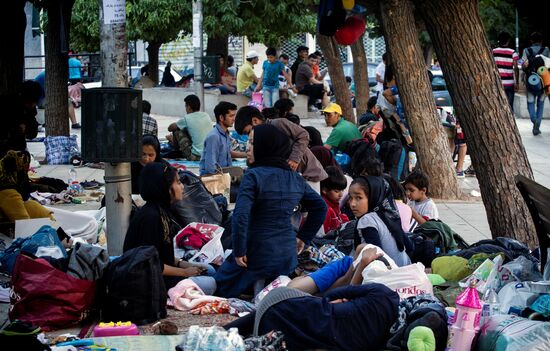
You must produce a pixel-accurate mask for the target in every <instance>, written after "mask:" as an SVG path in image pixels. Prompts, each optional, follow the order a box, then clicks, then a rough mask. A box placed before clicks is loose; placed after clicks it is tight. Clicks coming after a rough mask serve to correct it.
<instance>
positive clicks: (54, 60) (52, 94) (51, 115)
mask: <svg viewBox="0 0 550 351" xmlns="http://www.w3.org/2000/svg"><path fill="white" fill-rule="evenodd" d="M73 3H74V2H73V1H62V2H54V3H52V4H51V6H50V7H48V9H47V11H48V27H47V28H46V35H45V38H44V41H45V46H46V79H45V90H46V91H47V92H48V97H47V100H46V109H45V111H44V114H45V120H46V134H47V135H49V136H57V135H69V94H68V89H67V82H68V81H69V64H68V56H67V45H68V40H69V38H68V32H69V25H70V23H71V10H72V7H73ZM62 26H64V28H62Z"/></svg>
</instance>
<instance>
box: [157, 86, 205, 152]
mask: <svg viewBox="0 0 550 351" xmlns="http://www.w3.org/2000/svg"><path fill="white" fill-rule="evenodd" d="M183 101H185V112H186V115H185V116H184V117H183V118H182V119H180V120H179V121H177V122H175V123H172V124H170V125H169V126H168V131H169V132H172V134H171V135H167V136H166V138H167V139H168V141H170V143H171V144H172V146H173V147H174V148H175V149H176V151H179V153H180V155H181V157H183V158H185V159H187V160H189V161H198V160H200V159H201V155H202V150H203V145H204V140H205V139H206V136H207V135H208V133H209V132H210V131H211V130H212V120H211V119H210V116H208V114H207V113H206V112H201V111H200V109H201V101H200V99H199V97H198V96H197V95H187V96H186V97H185V99H184V100H183Z"/></svg>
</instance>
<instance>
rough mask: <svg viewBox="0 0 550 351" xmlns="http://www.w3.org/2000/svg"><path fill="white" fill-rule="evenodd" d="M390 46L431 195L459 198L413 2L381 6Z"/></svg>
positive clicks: (389, 0) (400, 0)
mask: <svg viewBox="0 0 550 351" xmlns="http://www.w3.org/2000/svg"><path fill="white" fill-rule="evenodd" d="M380 8H381V11H382V16H381V17H382V25H383V26H384V31H385V32H386V33H391V35H388V36H387V37H386V45H387V48H388V50H389V52H390V56H391V59H392V61H391V62H392V63H393V67H394V73H395V76H396V80H397V82H398V86H399V96H400V98H401V100H402V102H403V107H404V109H405V115H406V116H407V121H408V123H409V126H410V128H411V135H412V137H413V141H414V147H415V152H416V154H417V155H418V162H419V165H420V168H421V169H422V171H423V172H424V173H426V174H427V175H428V176H429V177H430V192H431V196H433V197H435V198H440V199H441V198H443V199H456V198H458V197H459V196H460V189H459V187H458V182H457V179H456V173H455V168H454V166H453V162H452V159H451V154H450V151H449V147H448V144H447V138H446V135H445V133H444V132H443V128H442V126H441V122H440V121H439V118H438V116H437V110H436V107H435V101H434V97H433V94H432V90H431V84H430V82H429V80H428V74H427V71H426V66H425V65H424V60H423V56H422V50H421V48H420V42H419V41H418V32H417V30H416V26H415V22H414V14H413V4H412V3H411V1H409V0H387V1H383V2H381V3H380Z"/></svg>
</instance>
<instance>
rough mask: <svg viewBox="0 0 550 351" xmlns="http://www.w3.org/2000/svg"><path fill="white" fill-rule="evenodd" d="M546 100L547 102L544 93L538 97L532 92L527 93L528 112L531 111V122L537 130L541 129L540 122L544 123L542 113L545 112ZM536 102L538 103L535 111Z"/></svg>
mask: <svg viewBox="0 0 550 351" xmlns="http://www.w3.org/2000/svg"><path fill="white" fill-rule="evenodd" d="M544 100H546V95H545V94H544V93H540V94H538V95H534V94H533V93H531V92H529V91H528V92H527V110H528V111H529V118H531V122H533V127H534V128H535V129H539V127H540V122H541V121H542V111H544ZM535 101H536V105H537V106H536V109H535Z"/></svg>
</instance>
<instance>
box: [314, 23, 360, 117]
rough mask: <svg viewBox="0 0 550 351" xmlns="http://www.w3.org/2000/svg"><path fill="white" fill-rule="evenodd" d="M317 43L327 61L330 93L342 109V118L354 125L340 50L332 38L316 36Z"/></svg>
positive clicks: (349, 94)
mask: <svg viewBox="0 0 550 351" xmlns="http://www.w3.org/2000/svg"><path fill="white" fill-rule="evenodd" d="M317 43H318V44H319V46H320V47H321V50H322V51H323V56H324V57H325V59H326V60H327V68H328V73H329V74H330V77H331V83H332V91H333V92H334V96H336V102H337V103H338V104H339V105H340V107H342V113H343V117H344V118H345V119H347V120H348V121H350V122H353V123H355V115H354V113H353V105H352V103H351V92H350V90H349V87H348V84H347V82H346V78H345V75H344V67H343V66H342V60H341V58H340V49H339V47H338V43H336V39H334V37H328V36H325V35H322V34H317Z"/></svg>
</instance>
